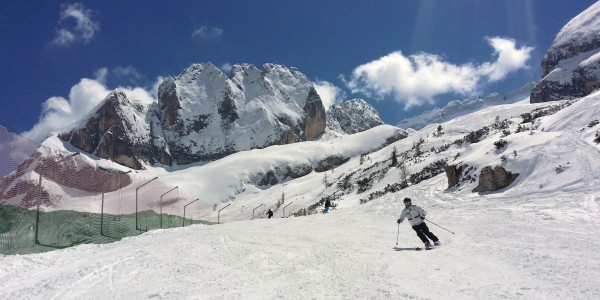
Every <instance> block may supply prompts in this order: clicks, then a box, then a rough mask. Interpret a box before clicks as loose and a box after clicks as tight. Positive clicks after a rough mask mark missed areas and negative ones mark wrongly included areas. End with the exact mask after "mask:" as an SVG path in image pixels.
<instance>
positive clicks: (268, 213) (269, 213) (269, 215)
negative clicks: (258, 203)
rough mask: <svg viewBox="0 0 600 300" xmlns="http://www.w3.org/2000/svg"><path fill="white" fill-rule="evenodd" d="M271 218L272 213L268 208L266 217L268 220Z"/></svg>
mask: <svg viewBox="0 0 600 300" xmlns="http://www.w3.org/2000/svg"><path fill="white" fill-rule="evenodd" d="M272 216H273V211H272V210H271V209H270V208H269V211H268V212H267V217H268V218H269V219H270V218H271V217H272Z"/></svg>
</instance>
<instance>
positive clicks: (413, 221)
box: [398, 198, 440, 249]
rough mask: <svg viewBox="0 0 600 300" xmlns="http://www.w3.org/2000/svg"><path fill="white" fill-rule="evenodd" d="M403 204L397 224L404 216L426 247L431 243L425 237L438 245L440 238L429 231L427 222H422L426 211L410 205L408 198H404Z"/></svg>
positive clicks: (429, 246)
mask: <svg viewBox="0 0 600 300" xmlns="http://www.w3.org/2000/svg"><path fill="white" fill-rule="evenodd" d="M404 206H405V208H404V209H403V210H402V213H401V214H400V218H398V224H400V223H402V221H404V218H408V222H409V223H410V225H411V226H412V228H413V229H414V230H415V231H416V232H417V235H418V236H419V238H420V239H421V241H423V243H424V244H425V248H426V249H430V248H431V243H430V242H429V240H428V239H427V238H430V239H431V240H432V241H433V244H434V245H436V246H439V245H440V240H439V239H438V238H437V236H435V235H434V234H433V233H431V231H429V228H427V224H425V222H424V220H425V215H426V214H427V212H426V211H425V210H424V209H422V208H421V207H419V206H417V205H412V202H411V200H410V198H404Z"/></svg>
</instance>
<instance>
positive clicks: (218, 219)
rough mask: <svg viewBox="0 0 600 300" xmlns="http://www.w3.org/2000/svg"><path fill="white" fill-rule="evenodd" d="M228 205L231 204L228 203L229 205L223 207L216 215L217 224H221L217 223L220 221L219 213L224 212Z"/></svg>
mask: <svg viewBox="0 0 600 300" xmlns="http://www.w3.org/2000/svg"><path fill="white" fill-rule="evenodd" d="M229 205H231V203H229V204H227V205H225V207H223V208H221V209H219V212H218V213H217V224H221V223H219V222H220V219H221V211H222V210H224V209H225V208H227V206H229Z"/></svg>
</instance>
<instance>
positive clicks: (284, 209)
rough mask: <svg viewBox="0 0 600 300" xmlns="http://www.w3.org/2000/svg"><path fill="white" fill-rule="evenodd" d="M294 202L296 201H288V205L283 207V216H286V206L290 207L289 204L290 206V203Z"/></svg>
mask: <svg viewBox="0 0 600 300" xmlns="http://www.w3.org/2000/svg"><path fill="white" fill-rule="evenodd" d="M292 203H294V201H292V202H290V203H288V205H286V206H284V207H283V217H282V218H285V208H286V207H288V206H290V204H292Z"/></svg>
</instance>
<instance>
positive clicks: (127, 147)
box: [59, 63, 326, 169]
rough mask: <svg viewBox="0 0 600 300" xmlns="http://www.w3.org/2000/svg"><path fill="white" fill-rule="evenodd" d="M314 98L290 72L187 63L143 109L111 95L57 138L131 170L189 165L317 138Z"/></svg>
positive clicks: (319, 115) (320, 124) (321, 117)
mask: <svg viewBox="0 0 600 300" xmlns="http://www.w3.org/2000/svg"><path fill="white" fill-rule="evenodd" d="M325 127H326V117H325V110H324V107H323V104H322V102H321V98H320V97H319V95H318V94H317V92H316V90H315V89H314V87H313V85H312V83H311V82H310V81H309V80H308V78H307V77H306V76H304V75H303V74H302V73H300V72H299V71H298V70H296V69H294V68H287V67H284V66H280V65H274V64H266V65H264V66H263V68H262V69H258V68H256V67H255V66H253V65H249V64H243V65H235V66H233V68H232V73H231V76H230V77H229V78H228V77H226V76H225V75H224V74H223V72H221V70H219V69H218V68H216V67H215V66H214V65H212V64H210V63H206V64H194V65H192V66H190V67H188V68H187V69H185V70H184V71H183V72H182V73H181V74H180V75H178V76H177V77H175V78H170V79H167V80H165V81H164V82H163V83H162V84H161V85H160V87H159V90H158V103H155V104H152V105H150V106H148V107H144V106H143V105H141V104H139V103H137V102H135V101H132V100H131V99H127V97H126V96H125V94H124V93H123V92H122V91H119V90H115V91H113V92H112V93H111V94H110V95H108V96H107V97H106V99H105V100H104V101H103V102H102V103H101V104H100V105H99V106H98V107H97V108H96V109H95V110H94V111H93V112H92V113H91V114H90V115H89V116H88V117H87V118H85V119H84V120H82V121H80V123H79V124H78V125H76V126H75V127H74V128H72V129H71V130H69V131H67V132H64V133H62V134H60V135H59V136H60V137H61V138H62V139H63V140H65V141H69V142H70V143H71V144H72V145H74V146H75V147H77V148H80V149H82V150H84V151H86V152H88V153H93V154H96V155H98V156H99V157H102V158H107V159H111V160H113V161H116V162H119V163H121V164H123V165H126V166H128V167H131V168H136V169H139V168H141V166H142V162H145V163H161V164H165V165H172V164H180V165H183V164H189V163H193V162H198V161H201V160H212V159H217V158H221V157H223V156H226V155H228V154H231V153H235V152H239V151H244V150H250V149H255V148H264V147H267V146H270V145H275V144H288V143H295V142H301V141H307V140H312V139H315V138H318V137H319V136H320V135H321V134H322V133H323V132H324V130H325Z"/></svg>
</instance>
